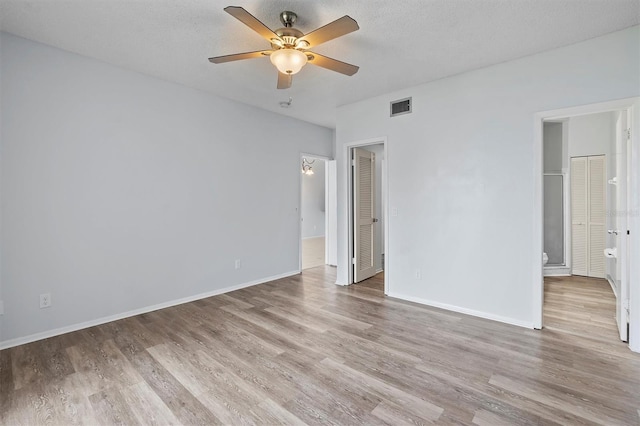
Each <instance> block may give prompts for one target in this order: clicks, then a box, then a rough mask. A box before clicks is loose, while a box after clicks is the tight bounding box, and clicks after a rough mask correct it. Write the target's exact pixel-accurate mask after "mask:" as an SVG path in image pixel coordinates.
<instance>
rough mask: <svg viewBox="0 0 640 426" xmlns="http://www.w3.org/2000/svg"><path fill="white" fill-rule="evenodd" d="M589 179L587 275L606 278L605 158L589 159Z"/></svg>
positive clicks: (601, 156) (600, 156) (602, 156)
mask: <svg viewBox="0 0 640 426" xmlns="http://www.w3.org/2000/svg"><path fill="white" fill-rule="evenodd" d="M587 171H588V177H589V188H588V194H589V211H588V215H589V216H588V220H587V229H588V234H589V238H588V248H589V249H588V250H589V264H588V268H587V275H588V276H590V277H597V278H604V277H605V257H604V249H605V243H606V241H605V238H606V235H607V231H606V218H605V208H606V202H607V201H606V198H605V190H606V182H605V176H606V174H605V157H604V155H599V156H597V157H589V160H588V167H587Z"/></svg>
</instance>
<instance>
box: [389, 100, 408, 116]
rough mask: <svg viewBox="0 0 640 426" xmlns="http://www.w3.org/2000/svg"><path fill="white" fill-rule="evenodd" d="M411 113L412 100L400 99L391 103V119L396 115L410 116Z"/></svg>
mask: <svg viewBox="0 0 640 426" xmlns="http://www.w3.org/2000/svg"><path fill="white" fill-rule="evenodd" d="M410 112H411V98H405V99H400V100H399V101H393V102H391V117H395V116H396V115H402V114H409V113H410Z"/></svg>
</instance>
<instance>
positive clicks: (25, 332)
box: [0, 33, 332, 346]
mask: <svg viewBox="0 0 640 426" xmlns="http://www.w3.org/2000/svg"><path fill="white" fill-rule="evenodd" d="M0 37H1V40H0V42H1V44H2V50H1V55H2V56H1V58H0V59H1V61H0V70H1V76H2V81H1V86H0V89H1V92H2V110H1V111H2V116H1V119H2V130H1V144H2V150H1V152H2V158H1V161H2V162H1V173H2V174H1V179H2V183H1V187H0V189H1V191H2V211H1V213H2V218H1V227H2V229H3V235H2V259H1V265H2V268H1V269H2V287H3V288H2V297H3V298H4V304H5V315H4V317H0V318H2V324H1V325H0V327H1V332H2V335H1V336H0V341H4V345H5V346H6V345H7V344H10V343H11V342H12V341H13V342H16V341H19V340H20V339H21V338H25V336H29V335H32V334H34V333H42V332H47V331H50V330H53V329H57V328H61V327H69V326H73V325H74V324H78V323H82V322H85V321H92V320H95V319H98V318H103V317H108V316H111V315H117V314H119V313H122V312H128V311H132V310H136V309H141V308H144V307H147V306H151V305H155V304H162V303H165V302H167V301H171V300H175V299H179V298H186V297H190V296H193V295H197V294H200V293H206V292H212V291H217V290H220V289H224V288H229V287H231V286H235V285H241V284H243V283H248V282H252V281H254V280H261V279H264V278H267V277H272V276H278V275H281V274H287V273H292V272H295V271H297V270H298V238H299V234H298V232H299V222H298V217H299V216H298V212H297V209H298V206H299V196H300V195H299V178H300V153H301V152H306V153H313V154H316V155H322V156H331V154H332V131H331V130H329V129H326V128H322V127H318V126H315V125H311V124H308V123H304V122H301V121H297V120H294V119H290V118H286V117H283V116H280V115H276V114H272V113H268V112H265V111H263V110H260V109H257V108H253V107H249V106H246V105H243V104H239V103H235V102H231V101H228V100H225V99H222V98H218V97H215V96H211V95H209V94H206V93H203V92H199V91H196V90H192V89H189V88H186V87H183V86H180V85H176V84H172V83H168V82H164V81H161V80H157V79H154V78H150V77H147V76H144V75H141V74H137V73H134V72H130V71H126V70H123V69H120V68H117V67H113V66H110V65H107V64H105V63H102V62H99V61H96V60H93V59H89V58H86V57H81V56H78V55H74V54H71V53H68V52H64V51H61V50H58V49H54V48H50V47H47V46H44V45H42V44H37V43H33V42H30V41H27V40H24V39H20V38H17V37H14V36H11V35H8V34H4V33H3V34H1V35H0ZM283 128H285V129H287V132H286V133H287V134H295V135H300V134H301V135H305V137H304V138H303V139H300V138H291V139H290V140H287V139H284V138H282V129H283ZM256 163H260V164H265V163H266V164H269V165H270V167H269V168H268V169H265V168H263V167H252V166H253V165H254V164H256ZM235 259H241V263H242V268H241V269H238V270H236V269H234V261H235ZM44 292H50V293H51V295H52V300H53V306H52V307H51V308H48V309H39V307H38V296H39V294H40V293H44ZM12 339H15V340H12Z"/></svg>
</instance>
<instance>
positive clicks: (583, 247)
mask: <svg viewBox="0 0 640 426" xmlns="http://www.w3.org/2000/svg"><path fill="white" fill-rule="evenodd" d="M605 176H606V173H605V157H604V156H603V155H601V156H594V157H576V158H572V159H571V261H572V263H571V268H572V273H573V275H583V276H588V277H597V278H604V276H605V257H604V248H605V236H606V231H605V226H606V219H605V203H606V198H605V190H606V186H605V184H606V182H605Z"/></svg>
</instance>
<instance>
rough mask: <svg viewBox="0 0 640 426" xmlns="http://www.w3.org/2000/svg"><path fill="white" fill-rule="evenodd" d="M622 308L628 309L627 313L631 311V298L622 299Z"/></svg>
mask: <svg viewBox="0 0 640 426" xmlns="http://www.w3.org/2000/svg"><path fill="white" fill-rule="evenodd" d="M622 309H624V310H625V311H627V313H629V300H628V299H627V300H623V301H622Z"/></svg>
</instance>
